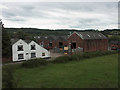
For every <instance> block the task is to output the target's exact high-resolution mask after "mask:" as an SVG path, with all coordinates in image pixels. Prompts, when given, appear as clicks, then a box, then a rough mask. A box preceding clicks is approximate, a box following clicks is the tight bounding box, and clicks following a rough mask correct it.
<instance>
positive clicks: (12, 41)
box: [11, 39, 31, 45]
mask: <svg viewBox="0 0 120 90" xmlns="http://www.w3.org/2000/svg"><path fill="white" fill-rule="evenodd" d="M19 40H20V39H11V45H13V44H15V43H16V42H17V41H19ZM21 40H22V39H21ZM23 41H25V42H26V43H27V44H29V43H30V42H31V40H23Z"/></svg>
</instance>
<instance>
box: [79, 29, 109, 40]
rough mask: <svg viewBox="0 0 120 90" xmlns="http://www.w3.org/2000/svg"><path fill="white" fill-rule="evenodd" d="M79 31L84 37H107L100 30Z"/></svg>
mask: <svg viewBox="0 0 120 90" xmlns="http://www.w3.org/2000/svg"><path fill="white" fill-rule="evenodd" d="M77 33H78V35H79V36H80V37H81V38H82V39H107V37H106V36H104V35H103V34H102V33H100V32H95V31H85V32H77Z"/></svg>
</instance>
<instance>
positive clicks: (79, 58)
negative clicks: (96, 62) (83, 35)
mask: <svg viewBox="0 0 120 90" xmlns="http://www.w3.org/2000/svg"><path fill="white" fill-rule="evenodd" d="M81 59H83V56H82V54H73V55H72V56H71V57H70V60H71V61H73V60H75V61H79V60H81Z"/></svg>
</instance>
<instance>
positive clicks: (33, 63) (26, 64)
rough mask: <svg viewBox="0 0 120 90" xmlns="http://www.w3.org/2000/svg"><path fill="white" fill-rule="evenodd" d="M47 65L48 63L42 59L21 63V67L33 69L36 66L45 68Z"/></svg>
mask: <svg viewBox="0 0 120 90" xmlns="http://www.w3.org/2000/svg"><path fill="white" fill-rule="evenodd" d="M47 63H48V62H47V61H46V60H44V59H42V58H37V59H31V60H28V61H25V62H23V63H22V67H26V68H33V67H37V66H45V65H47Z"/></svg>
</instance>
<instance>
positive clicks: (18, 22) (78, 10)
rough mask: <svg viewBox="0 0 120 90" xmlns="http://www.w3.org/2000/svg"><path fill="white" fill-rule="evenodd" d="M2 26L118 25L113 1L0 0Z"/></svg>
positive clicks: (43, 27)
mask: <svg viewBox="0 0 120 90" xmlns="http://www.w3.org/2000/svg"><path fill="white" fill-rule="evenodd" d="M0 8H2V14H0V15H1V16H0V18H2V21H3V23H4V26H5V27H19V28H21V27H28V28H29V27H31V28H41V29H83V30H84V29H99V30H103V29H113V28H118V3H117V2H106V3H105V2H97V3H93V2H91V3H89V2H74V3H73V2H61V3H60V2H56V3H55V2H49V3H48V2H26V3H25V2H24V3H23V2H20V3H19V2H9V3H8V2H6V3H2V4H0Z"/></svg>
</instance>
